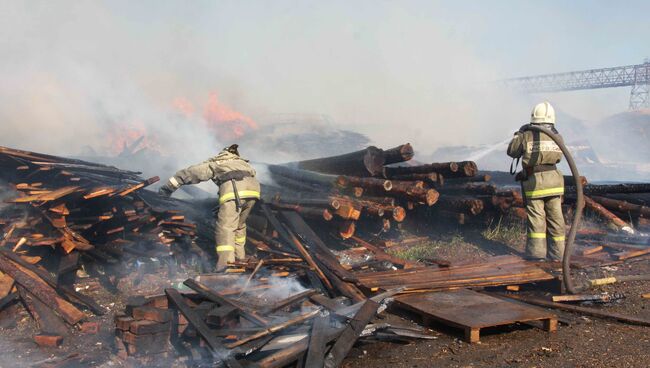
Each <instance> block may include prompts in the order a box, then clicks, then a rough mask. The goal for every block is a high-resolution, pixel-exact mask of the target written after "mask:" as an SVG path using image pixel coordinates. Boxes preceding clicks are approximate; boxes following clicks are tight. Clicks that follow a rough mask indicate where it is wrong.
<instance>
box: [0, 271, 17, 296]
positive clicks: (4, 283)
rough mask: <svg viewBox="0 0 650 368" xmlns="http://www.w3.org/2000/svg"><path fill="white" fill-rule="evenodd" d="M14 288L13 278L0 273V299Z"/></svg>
mask: <svg viewBox="0 0 650 368" xmlns="http://www.w3.org/2000/svg"><path fill="white" fill-rule="evenodd" d="M13 288H14V279H12V278H11V277H10V276H9V275H6V274H4V273H0V299H2V298H4V297H5V296H7V295H9V293H11V289H13Z"/></svg>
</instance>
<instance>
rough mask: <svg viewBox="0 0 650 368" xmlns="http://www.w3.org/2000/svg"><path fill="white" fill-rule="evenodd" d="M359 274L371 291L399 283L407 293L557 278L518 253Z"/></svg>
mask: <svg viewBox="0 0 650 368" xmlns="http://www.w3.org/2000/svg"><path fill="white" fill-rule="evenodd" d="M356 276H357V278H358V279H359V283H360V284H361V285H362V286H363V287H364V288H365V289H367V290H372V291H377V290H389V289H392V288H394V287H396V285H399V286H400V287H403V288H405V292H409V291H427V290H428V291H442V290H451V289H458V288H464V287H486V286H499V285H517V284H525V283H531V282H539V281H548V280H552V279H554V277H553V276H552V275H551V274H549V273H547V272H546V271H544V270H542V269H540V268H539V267H537V266H535V265H534V264H531V263H529V262H526V261H524V260H523V259H521V258H520V257H516V256H496V257H492V258H490V259H488V260H486V261H485V262H483V263H481V264H469V265H458V266H451V267H446V268H437V267H414V268H409V269H403V270H395V271H383V272H365V273H357V274H356Z"/></svg>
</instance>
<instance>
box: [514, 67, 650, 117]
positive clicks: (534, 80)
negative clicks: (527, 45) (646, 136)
mask: <svg viewBox="0 0 650 368" xmlns="http://www.w3.org/2000/svg"><path fill="white" fill-rule="evenodd" d="M503 83H504V84H505V85H506V86H508V87H512V88H515V89H517V90H520V91H523V92H527V93H539V92H558V91H577V90H583V89H597V88H612V87H628V86H631V87H632V90H631V92H630V106H629V109H630V110H633V111H636V110H640V109H644V108H650V60H648V59H646V60H645V61H644V62H643V64H637V65H626V66H618V67H613V68H602V69H589V70H581V71H575V72H566V73H555V74H542V75H535V76H530V77H521V78H512V79H505V80H503Z"/></svg>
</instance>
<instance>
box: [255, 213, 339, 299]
mask: <svg viewBox="0 0 650 368" xmlns="http://www.w3.org/2000/svg"><path fill="white" fill-rule="evenodd" d="M259 207H260V208H261V209H262V213H263V214H264V217H266V219H267V220H268V222H269V223H271V226H272V227H273V229H275V231H276V232H277V233H278V236H279V237H280V239H281V240H282V241H283V242H284V244H285V245H286V246H289V247H291V248H292V249H294V250H298V249H296V243H295V242H294V239H295V236H293V237H292V236H291V235H289V232H288V231H287V229H286V228H285V227H284V226H282V223H280V221H279V220H278V218H277V217H275V215H274V214H273V211H271V209H270V208H269V206H268V205H267V204H266V203H264V201H260V204H259ZM296 240H297V239H296ZM298 243H300V242H299V241H298ZM268 244H271V242H268ZM298 251H299V250H298ZM299 252H300V251H299ZM300 256H301V257H302V258H303V259H305V257H304V255H303V254H302V253H300ZM309 258H311V257H310V256H309ZM305 261H306V259H305ZM312 261H313V260H312ZM314 264H315V263H314ZM310 266H312V264H310ZM312 267H313V266H312ZM307 278H308V279H309V280H310V282H311V283H312V287H315V288H318V289H320V290H321V291H322V292H323V293H327V291H328V290H331V284H330V283H329V281H327V282H323V281H322V278H324V275H323V274H322V272H321V273H320V274H318V273H317V267H316V268H312V269H309V270H308V271H307ZM326 285H329V286H327V287H328V288H329V289H327V288H326Z"/></svg>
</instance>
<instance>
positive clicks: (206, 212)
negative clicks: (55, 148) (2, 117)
mask: <svg viewBox="0 0 650 368" xmlns="http://www.w3.org/2000/svg"><path fill="white" fill-rule="evenodd" d="M412 157H413V149H412V148H411V146H410V145H409V144H406V145H402V146H399V147H396V148H393V149H389V150H381V149H378V148H375V147H369V148H368V149H366V150H362V151H359V152H353V153H350V154H346V155H342V156H337V157H333V158H323V159H316V160H309V161H301V162H297V163H291V164H287V165H271V166H270V167H269V170H270V172H271V173H272V176H273V180H274V183H271V184H269V183H267V184H266V185H265V186H264V189H263V196H264V200H263V201H261V202H260V203H259V204H258V205H257V206H256V209H255V211H254V214H253V215H252V216H251V218H250V221H249V223H248V226H249V229H248V242H247V253H248V254H249V255H252V257H251V258H249V259H247V260H240V261H237V262H235V263H234V264H231V265H230V268H229V269H228V271H227V272H226V273H225V274H209V273H208V274H205V273H204V274H201V275H198V276H196V277H191V278H188V279H187V280H185V281H184V283H183V284H184V285H183V286H182V287H179V286H178V285H176V287H175V288H173V287H171V286H172V285H169V284H167V285H161V290H160V294H158V295H153V296H151V295H149V296H133V297H132V298H129V300H128V301H127V302H126V305H127V307H126V309H125V310H119V311H110V310H107V308H106V306H104V305H100V304H99V303H97V302H96V301H94V300H93V299H92V298H90V297H88V296H87V295H83V294H82V293H80V292H78V291H76V290H75V287H74V286H75V283H76V282H77V281H78V280H77V278H76V271H77V270H79V269H80V268H82V269H83V270H85V271H86V272H88V273H89V274H90V275H91V277H96V278H103V279H104V281H105V283H106V284H108V285H110V284H111V283H113V284H114V282H115V281H114V279H115V278H119V277H121V276H124V275H119V274H111V273H110V272H111V271H110V270H111V268H110V267H108V266H109V265H111V264H120V265H132V264H135V263H139V261H140V260H141V259H143V258H156V257H157V258H159V259H161V260H164V262H168V263H170V264H172V263H174V264H177V265H178V264H181V265H182V264H185V263H187V262H189V261H190V260H191V257H192V255H193V254H195V255H197V258H199V259H201V260H202V261H206V260H208V259H210V257H213V256H214V255H213V253H212V251H213V250H211V249H210V248H211V247H212V246H213V238H212V237H213V227H214V225H213V222H214V218H213V216H214V215H213V213H212V209H213V207H214V205H215V204H216V202H217V201H216V199H214V200H213V201H209V202H208V203H206V201H198V200H197V201H192V200H190V201H181V200H167V199H164V198H160V197H158V196H157V195H156V194H155V193H153V192H151V191H147V190H146V189H145V188H146V187H147V186H149V185H151V184H153V183H155V182H156V181H157V180H158V178H157V177H154V178H151V179H147V180H144V179H142V178H140V176H139V173H136V172H130V171H124V170H119V169H116V168H113V167H110V166H104V165H97V164H94V163H89V162H85V161H79V160H72V159H65V158H61V157H55V156H49V155H43V154H37V153H32V152H25V151H18V150H13V149H9V148H2V147H0V169H1V170H2V175H1V177H0V179H1V180H2V192H1V193H3V201H4V205H3V207H1V208H0V229H1V230H2V238H1V239H0V241H1V244H0V271H1V272H2V274H0V310H2V309H3V308H6V307H7V306H9V305H13V304H16V303H17V302H19V301H20V302H22V304H23V305H25V306H26V308H28V309H29V312H30V314H31V315H32V316H33V317H34V318H35V320H36V323H38V326H39V329H40V331H41V334H39V336H48V337H50V336H53V337H55V338H53V339H51V340H52V341H55V342H56V343H57V344H58V343H60V342H61V341H60V339H58V338H56V337H57V336H63V335H65V329H66V328H69V326H73V325H77V326H78V325H79V324H80V323H81V322H82V321H84V320H85V319H87V318H88V316H90V315H92V314H102V313H106V312H111V313H114V314H115V328H116V343H115V346H116V353H117V355H118V356H121V357H122V358H123V359H125V360H126V361H127V362H131V363H134V364H136V365H154V364H156V365H163V366H164V365H166V364H167V363H169V362H170V361H173V360H184V361H187V362H188V364H204V363H205V362H217V364H219V365H221V366H228V367H238V366H245V365H247V364H255V365H256V366H260V367H282V366H286V365H288V364H293V363H296V362H298V363H300V362H302V363H304V364H306V366H309V367H318V366H320V367H323V366H326V367H335V366H338V365H339V364H340V363H341V362H342V361H343V359H344V358H345V356H346V355H347V354H348V352H349V351H350V349H351V348H352V346H353V345H354V343H355V342H356V341H357V339H358V338H371V339H375V340H377V339H380V340H391V341H395V340H397V341H402V340H404V339H409V338H430V336H428V335H427V334H426V331H425V330H424V329H421V328H420V329H414V328H412V327H405V326H393V325H390V324H386V323H379V322H377V320H376V319H375V318H376V315H377V314H378V313H385V312H383V310H384V309H385V308H383V307H381V305H382V304H384V305H385V304H386V303H388V302H390V300H391V298H392V297H394V296H395V295H399V294H405V293H419V292H425V291H427V292H428V291H443V290H451V289H458V288H468V287H472V288H482V287H487V286H506V285H519V284H528V283H535V282H541V281H548V280H551V279H553V276H551V275H550V274H549V273H548V272H546V271H544V270H542V269H541V268H539V267H538V266H537V265H536V264H533V263H530V262H526V261H524V260H522V259H521V258H520V257H517V256H500V257H492V258H489V259H487V260H485V261H484V262H481V263H480V264H471V263H465V264H463V263H452V264H449V263H448V262H447V263H445V262H419V261H416V260H404V259H400V258H398V257H396V256H394V255H391V254H389V252H388V248H389V245H391V244H390V243H397V244H401V245H406V241H404V242H400V240H399V239H397V240H384V241H381V239H380V238H379V237H378V236H377V233H381V232H384V233H387V235H390V234H391V233H390V229H391V228H394V227H397V224H400V223H402V222H404V221H409V220H414V221H420V222H424V223H426V222H428V221H436V222H437V221H450V220H451V221H453V222H459V223H475V224H480V225H481V226H485V224H487V223H489V222H490V220H494V219H498V218H501V217H502V216H515V217H517V216H521V215H522V213H521V212H522V210H523V200H522V198H521V195H520V193H519V191H518V189H517V188H516V187H514V186H509V187H504V186H501V187H498V186H497V185H495V184H494V183H492V182H491V181H490V176H489V175H487V174H482V173H480V172H478V168H477V167H476V164H474V163H473V162H449V163H432V164H423V165H411V166H408V165H406V164H405V163H404V162H406V161H408V160H410V159H411V158H412ZM400 165H401V166H400ZM567 184H568V190H567V192H568V195H567V204H570V200H571V187H570V184H571V183H570V182H568V183H567ZM616 188H619V189H616ZM590 190H591V189H590V186H587V188H586V193H588V194H589V195H593V200H594V201H595V202H596V203H599V204H600V206H590V209H591V210H592V211H593V212H594V213H595V214H597V215H598V216H599V218H600V219H602V220H603V221H604V222H605V224H606V225H611V226H613V229H616V230H621V229H624V228H625V227H626V226H637V227H638V226H643V225H644V221H645V218H646V216H647V213H646V212H647V211H646V210H647V207H645V206H646V203H645V202H642V199H641V198H642V197H643V195H641V194H630V193H634V191H636V192H644V193H645V192H646V190H645V189H643V188H642V187H641V186H640V185H639V186H636V187H631V186H629V185H628V186H623V187H616V186H607V187H603V186H593V190H591V191H590ZM622 193H623V194H622ZM601 207H602V208H601ZM568 212H570V211H568ZM623 214H626V215H629V216H623ZM610 215H611V216H610ZM612 216H614V217H616V218H618V220H620V221H622V222H623V224H622V223H620V222H618V220H614V219H613V217H612ZM621 218H626V219H628V218H632V219H633V224H630V223H629V222H626V221H623V220H621ZM368 234H374V235H373V236H371V237H370V236H368ZM608 236H611V234H609V235H608V233H607V231H604V230H603V229H602V228H599V229H584V230H583V231H582V232H581V239H580V240H581V242H583V244H582V247H580V248H579V250H578V251H579V252H581V254H582V256H581V257H582V258H578V262H585V261H584V258H588V257H594V256H593V255H594V254H595V255H599V254H600V256H597V257H595V258H593V259H598V260H599V261H600V260H601V259H602V258H603V257H602V252H603V251H607V250H608V249H609V248H608V246H610V247H613V248H616V247H618V249H617V253H622V254H613V253H609V252H608V253H607V254H608V256H612V257H617V259H616V260H614V261H617V260H618V261H624V260H625V259H627V258H629V257H633V256H638V255H642V254H645V253H647V252H646V249H647V248H644V249H639V247H636V248H634V247H633V246H632V245H630V244H629V239H627V238H625V239H623V238H621V240H620V242H619V243H618V245H616V246H613V245H612V244H615V243H612V242H611V237H608ZM199 245H202V246H203V248H201V247H200V246H199ZM351 247H357V248H354V249H355V252H358V251H359V250H361V251H362V252H364V253H365V254H366V255H367V257H366V261H365V262H363V263H362V264H360V265H355V266H351V265H349V264H348V263H346V262H342V257H344V256H343V254H344V252H341V250H345V249H348V250H349V249H350V248H351ZM598 247H600V248H598ZM626 247H627V248H626ZM630 247H632V248H633V249H630ZM621 249H623V250H621ZM644 252H645V253H644ZM598 257H600V258H598ZM588 259H592V258H588ZM133 261H138V262H133ZM204 263H205V262H204ZM208 263H209V262H208ZM121 269H123V271H119V272H122V273H130V272H136V270H135V269H134V268H132V267H121ZM106 270H109V272H106ZM205 270H206V269H205V268H203V271H205ZM115 272H118V271H115ZM287 285H289V286H287ZM372 326H374V327H373V328H370V327H372ZM364 330H365V332H364ZM368 331H371V332H368ZM64 343H65V341H64Z"/></svg>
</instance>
